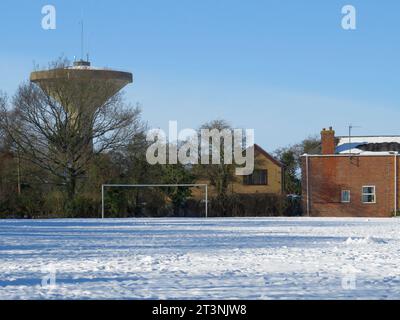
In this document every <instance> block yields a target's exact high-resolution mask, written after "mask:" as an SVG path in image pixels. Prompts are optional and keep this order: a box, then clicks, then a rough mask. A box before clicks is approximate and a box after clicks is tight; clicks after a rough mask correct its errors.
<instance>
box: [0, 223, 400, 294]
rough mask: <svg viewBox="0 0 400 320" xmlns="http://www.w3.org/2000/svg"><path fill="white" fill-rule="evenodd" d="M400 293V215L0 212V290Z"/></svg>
mask: <svg viewBox="0 0 400 320" xmlns="http://www.w3.org/2000/svg"><path fill="white" fill-rule="evenodd" d="M99 298H105V299H292V298H295V299H315V298H317V299H335V298H344V299H353V298H367V299H378V298H384V299H400V219H380V220H378V219H308V218H296V219H291V218H265V219H209V220H201V219H139V220H105V221H101V220H49V221H22V220H21V221H11V220H5V221H1V220H0V299H99Z"/></svg>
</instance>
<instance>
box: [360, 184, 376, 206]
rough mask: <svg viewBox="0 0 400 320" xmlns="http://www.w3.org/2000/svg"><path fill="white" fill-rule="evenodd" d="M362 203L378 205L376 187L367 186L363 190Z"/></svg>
mask: <svg viewBox="0 0 400 320" xmlns="http://www.w3.org/2000/svg"><path fill="white" fill-rule="evenodd" d="M362 202H363V203H376V192H375V186H365V187H363V188H362Z"/></svg>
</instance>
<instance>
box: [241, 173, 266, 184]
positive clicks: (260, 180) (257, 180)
mask: <svg viewBox="0 0 400 320" xmlns="http://www.w3.org/2000/svg"><path fill="white" fill-rule="evenodd" d="M243 184H245V185H248V186H260V185H268V170H254V172H253V174H252V175H249V176H245V177H243Z"/></svg>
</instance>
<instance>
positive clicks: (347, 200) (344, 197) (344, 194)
mask: <svg viewBox="0 0 400 320" xmlns="http://www.w3.org/2000/svg"><path fill="white" fill-rule="evenodd" d="M350 195H351V193H350V190H342V198H341V201H342V203H350Z"/></svg>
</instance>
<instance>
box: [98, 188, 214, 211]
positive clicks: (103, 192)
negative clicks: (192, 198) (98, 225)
mask: <svg viewBox="0 0 400 320" xmlns="http://www.w3.org/2000/svg"><path fill="white" fill-rule="evenodd" d="M163 187H164V188H166V187H172V188H179V187H186V188H193V187H197V188H199V187H200V188H204V190H205V218H208V185H207V184H103V185H102V186H101V218H102V219H105V212H104V205H105V204H104V196H105V189H106V188H163Z"/></svg>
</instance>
